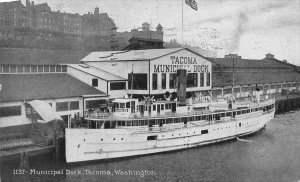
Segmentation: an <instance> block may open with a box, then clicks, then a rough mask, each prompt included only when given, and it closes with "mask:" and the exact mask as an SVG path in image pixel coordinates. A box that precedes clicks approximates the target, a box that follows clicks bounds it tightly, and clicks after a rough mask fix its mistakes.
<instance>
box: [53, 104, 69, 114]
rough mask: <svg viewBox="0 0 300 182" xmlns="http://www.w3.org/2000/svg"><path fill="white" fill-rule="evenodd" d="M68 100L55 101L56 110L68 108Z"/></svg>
mask: <svg viewBox="0 0 300 182" xmlns="http://www.w3.org/2000/svg"><path fill="white" fill-rule="evenodd" d="M68 106H69V102H57V103H56V111H57V112H58V111H67V110H68V109H69V108H68Z"/></svg>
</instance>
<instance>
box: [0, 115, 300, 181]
mask: <svg viewBox="0 0 300 182" xmlns="http://www.w3.org/2000/svg"><path fill="white" fill-rule="evenodd" d="M18 166H19V164H18V161H6V162H4V163H3V162H2V163H1V180H0V181H1V182H6V181H8V182H20V181H22V182H40V181H49V182H50V181H51V182H52V181H53V182H73V181H76V182H77V181H78V182H79V181H80V182H81V181H82V182H85V181H130V182H131V181H163V182H166V181H172V182H173V181H216V182H235V181H237V182H255V181H261V182H270V181H272V182H277V181H278V182H298V181H300V111H299V110H298V111H293V112H288V113H284V114H280V115H276V117H275V118H274V119H273V120H272V121H271V122H270V123H268V125H267V126H266V128H265V129H263V130H261V131H259V132H258V133H256V134H255V135H252V136H247V137H243V138H240V139H237V140H232V141H228V142H224V143H220V144H213V145H209V146H203V147H197V148H193V149H188V150H181V151H176V152H168V153H163V154H156V155H147V156H139V157H131V158H125V159H118V160H108V161H105V160H104V161H103V160H102V161H96V162H88V163H79V164H72V165H70V164H65V163H63V162H55V161H54V159H53V158H52V157H49V156H39V157H34V158H30V163H29V168H28V169H26V170H22V169H19V167H18Z"/></svg>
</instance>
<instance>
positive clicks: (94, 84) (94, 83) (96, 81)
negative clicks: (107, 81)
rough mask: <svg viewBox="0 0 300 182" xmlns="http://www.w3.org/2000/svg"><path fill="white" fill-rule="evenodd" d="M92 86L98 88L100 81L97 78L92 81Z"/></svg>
mask: <svg viewBox="0 0 300 182" xmlns="http://www.w3.org/2000/svg"><path fill="white" fill-rule="evenodd" d="M92 86H93V87H98V79H97V78H94V79H92Z"/></svg>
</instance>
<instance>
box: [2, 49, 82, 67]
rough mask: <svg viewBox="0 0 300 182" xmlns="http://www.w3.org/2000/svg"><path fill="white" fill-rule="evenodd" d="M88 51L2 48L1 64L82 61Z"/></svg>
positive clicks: (43, 63) (47, 63) (56, 63)
mask: <svg viewBox="0 0 300 182" xmlns="http://www.w3.org/2000/svg"><path fill="white" fill-rule="evenodd" d="M86 54H87V53H86V52H80V51H60V50H45V49H24V48H0V55H1V56H0V64H6V65H7V64H18V65H58V64H71V63H75V64H76V63H80V62H79V60H80V59H81V58H83V57H84V56H85V55H86Z"/></svg>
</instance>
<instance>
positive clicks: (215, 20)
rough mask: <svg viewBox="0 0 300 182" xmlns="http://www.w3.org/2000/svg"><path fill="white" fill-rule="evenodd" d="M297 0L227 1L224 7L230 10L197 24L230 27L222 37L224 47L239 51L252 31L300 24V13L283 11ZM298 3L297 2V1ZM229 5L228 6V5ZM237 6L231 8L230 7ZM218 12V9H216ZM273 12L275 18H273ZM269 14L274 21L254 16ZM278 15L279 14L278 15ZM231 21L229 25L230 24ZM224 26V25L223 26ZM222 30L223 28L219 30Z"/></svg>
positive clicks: (199, 21) (201, 20) (231, 50)
mask: <svg viewBox="0 0 300 182" xmlns="http://www.w3.org/2000/svg"><path fill="white" fill-rule="evenodd" d="M295 2H297V1H296V0H295V1H275V2H271V1H267V2H266V1H262V2H258V1H256V3H253V1H246V2H243V3H241V4H239V3H237V2H236V1H234V4H230V3H232V1H225V2H224V3H223V4H221V5H220V6H222V7H223V8H226V7H229V9H228V11H222V13H220V14H216V15H215V16H213V17H206V18H203V19H200V20H198V21H197V24H199V25H204V24H205V26H207V25H209V24H213V25H216V24H219V25H225V24H227V27H224V28H230V30H231V31H230V32H228V33H227V35H225V37H222V39H223V40H222V42H223V43H222V44H223V48H224V49H225V50H226V51H228V52H233V51H237V50H238V49H239V47H240V42H241V39H242V37H243V36H244V35H245V34H246V33H249V32H251V31H264V32H265V31H266V30H270V29H272V28H278V27H282V26H290V25H295V24H296V25H299V24H300V20H299V18H298V17H299V16H297V15H299V14H296V15H295V16H293V15H292V14H291V13H289V14H287V15H286V16H285V15H284V14H283V13H282V12H285V11H286V9H285V8H286V7H288V6H294V5H295ZM296 4H297V3H296ZM227 5H228V6H227ZM233 6H234V7H236V8H233V9H232V8H230V7H233ZM216 12H218V10H216ZM272 14H273V15H274V18H272ZM265 15H269V16H271V17H269V19H272V20H274V21H269V22H264V23H262V22H261V23H259V22H257V21H255V20H254V19H253V18H254V17H255V16H262V17H263V16H265ZM277 15H278V16H277ZM279 15H280V16H279ZM228 23H229V25H228ZM221 28H222V27H221ZM219 31H221V32H222V30H219Z"/></svg>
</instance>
